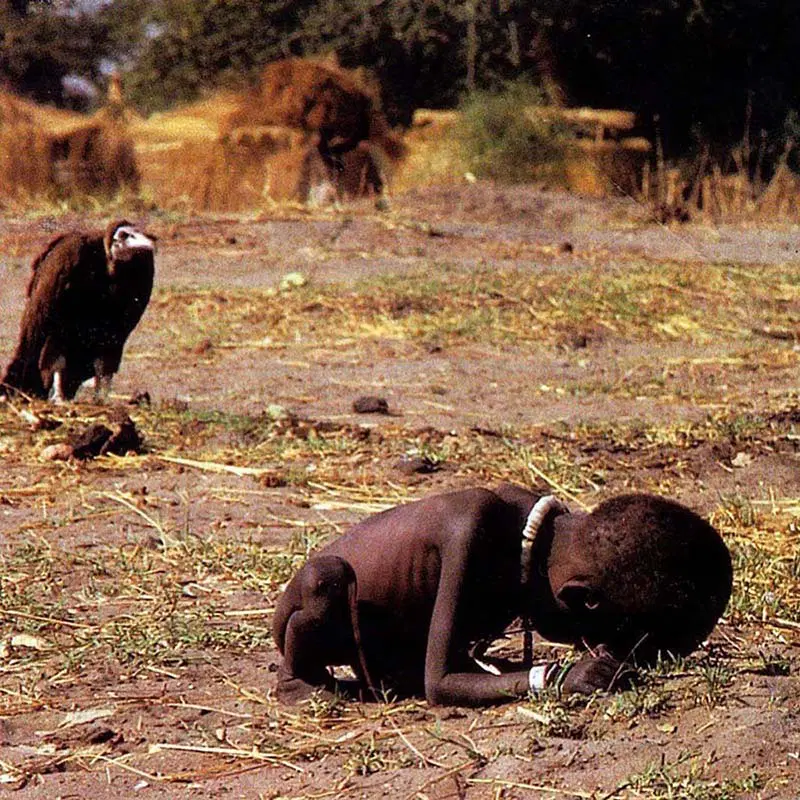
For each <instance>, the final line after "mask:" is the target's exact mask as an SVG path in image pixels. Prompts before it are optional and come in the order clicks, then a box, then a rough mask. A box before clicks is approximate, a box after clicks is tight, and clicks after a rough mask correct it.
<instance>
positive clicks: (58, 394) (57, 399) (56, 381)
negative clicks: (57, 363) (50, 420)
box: [49, 369, 67, 406]
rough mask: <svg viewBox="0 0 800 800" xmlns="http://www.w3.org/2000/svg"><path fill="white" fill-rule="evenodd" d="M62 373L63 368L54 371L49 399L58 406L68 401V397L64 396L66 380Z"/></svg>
mask: <svg viewBox="0 0 800 800" xmlns="http://www.w3.org/2000/svg"><path fill="white" fill-rule="evenodd" d="M61 373H62V370H61V369H57V370H56V371H55V372H53V385H52V386H51V387H50V398H49V399H50V400H51V401H52V402H53V403H55V404H56V405H58V406H60V405H62V404H64V403H66V402H67V399H66V398H65V397H64V386H63V384H64V380H63V376H62V374H61Z"/></svg>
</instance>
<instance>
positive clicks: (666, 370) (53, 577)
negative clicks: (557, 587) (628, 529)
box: [0, 183, 800, 800]
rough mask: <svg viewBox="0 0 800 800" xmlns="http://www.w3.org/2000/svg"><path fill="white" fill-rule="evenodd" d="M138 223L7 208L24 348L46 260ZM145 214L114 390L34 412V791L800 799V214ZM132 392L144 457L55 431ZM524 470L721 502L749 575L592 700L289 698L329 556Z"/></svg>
mask: <svg viewBox="0 0 800 800" xmlns="http://www.w3.org/2000/svg"><path fill="white" fill-rule="evenodd" d="M117 214H118V212H117V211H107V212H103V213H93V214H90V215H80V216H79V215H75V214H59V215H56V216H52V217H51V216H43V215H37V216H28V217H21V216H20V217H13V216H5V217H3V218H2V219H0V309H1V310H2V313H0V360H2V361H3V362H5V361H6V360H7V359H8V357H9V355H10V353H11V351H12V349H13V346H14V343H15V338H16V333H17V326H18V323H19V316H20V313H21V309H22V302H23V294H24V287H25V284H26V281H27V274H28V264H29V263H30V260H31V258H32V256H33V255H34V254H35V253H36V252H37V250H38V249H39V248H40V247H42V246H43V245H44V244H45V243H46V242H47V241H48V239H49V238H51V237H52V236H53V235H55V233H57V232H59V231H61V230H63V229H65V228H69V227H71V226H83V225H87V224H90V225H99V224H102V223H104V222H105V221H106V220H107V219H108V217H110V216H116V215H117ZM135 216H136V217H137V218H138V219H139V220H141V221H142V222H144V223H145V224H146V225H147V226H148V228H149V229H150V230H152V231H153V232H154V233H156V234H157V235H158V236H159V239H160V242H159V244H160V250H159V255H158V261H157V287H156V291H155V293H154V297H153V300H152V302H151V305H150V307H149V309H148V311H147V313H146V314H145V317H144V319H143V320H142V323H141V325H140V326H139V328H138V329H137V330H136V331H135V333H134V335H133V336H132V337H131V340H130V342H129V345H128V348H127V351H126V356H125V358H124V360H123V364H122V369H121V372H120V374H119V375H118V376H117V379H116V382H115V390H114V395H113V397H112V401H113V402H112V404H111V405H106V406H95V405H92V404H91V403H90V402H89V400H90V399H91V398H90V396H89V395H87V394H84V395H82V396H81V397H80V401H79V402H76V403H74V404H71V405H68V406H66V407H58V408H48V407H47V406H46V405H45V404H36V405H34V406H33V407H32V411H33V412H34V414H35V415H36V419H38V420H39V422H38V423H34V424H31V418H30V417H28V418H26V416H25V413H24V412H25V411H26V410H27V409H26V408H25V407H24V406H23V405H22V404H20V403H14V404H13V405H11V404H5V405H3V406H1V407H0V458H2V472H1V473H0V787H4V788H5V789H6V790H8V791H9V792H12V791H13V792H15V793H16V795H17V796H19V797H21V798H22V797H25V798H34V797H36V798H55V797H64V798H67V797H72V798H84V797H88V796H93V797H97V798H106V797H108V798H111V797H130V796H132V795H133V794H136V795H141V796H142V797H184V796H187V797H191V796H197V797H206V796H209V797H246V798H256V797H264V798H267V797H268V798H277V797H286V798H290V797H291V798H300V797H307V798H312V797H313V798H323V797H369V798H371V797H379V796H387V797H393V798H395V797H396V798H423V799H424V798H445V797H452V798H463V797H467V798H484V797H486V798H489V797H491V798H523V797H525V798H528V797H530V798H539V797H541V798H593V799H594V800H601V798H603V799H604V800H609V799H610V798H692V799H699V800H708V799H712V798H714V799H717V800H721V799H722V798H734V797H757V798H797V797H800V678H799V677H798V670H800V649H799V648H798V646H799V645H800V590H799V589H798V579H800V578H799V576H800V551H798V539H799V538H800V532H799V531H798V525H800V397H799V396H798V384H799V383H800V382H799V381H798V375H800V279H799V278H798V265H799V264H800V231H798V230H797V229H796V228H794V227H788V226H782V227H781V226H775V227H773V228H770V229H765V228H758V229H756V228H750V227H746V226H739V227H719V226H715V227H712V226H699V225H687V226H683V227H680V228H667V227H663V226H659V225H657V224H655V223H653V222H651V221H649V220H648V216H647V213H646V211H645V210H643V209H642V208H640V207H638V206H637V205H636V204H634V203H633V202H631V201H604V202H599V201H587V200H581V199H577V198H575V197H570V196H567V195H561V194H550V193H544V192H540V191H537V190H535V189H533V188H530V187H516V188H499V187H494V186H492V185H489V184H483V183H478V184H476V185H464V186H454V187H441V188H429V189H420V190H417V191H414V192H409V193H407V194H405V195H403V196H400V197H397V198H396V199H395V200H394V204H393V206H392V208H391V210H389V211H386V212H383V213H377V212H375V211H374V210H373V209H372V207H371V206H369V205H367V204H364V205H353V206H348V207H346V208H344V209H340V210H335V211H328V212H315V213H310V212H307V211H304V210H303V209H300V208H291V207H282V208H276V209H274V210H273V211H270V212H266V213H263V214H260V215H258V216H229V217H224V218H222V217H212V216H203V217H196V216H189V215H178V214H164V213H156V212H140V213H138V214H137V215H135ZM144 391H146V392H147V393H148V395H149V400H150V402H149V403H147V402H146V401H145V400H140V402H139V404H137V405H129V404H128V402H127V401H128V398H130V397H131V396H132V395H133V394H135V393H136V392H144ZM362 395H377V396H380V397H383V398H385V399H386V400H387V401H388V411H389V413H388V414H357V413H355V412H354V411H353V401H354V399H356V398H358V397H359V396H362ZM116 405H125V407H126V409H127V411H128V413H129V414H130V415H131V417H132V419H133V421H134V422H135V424H136V426H137V428H138V430H139V431H140V432H141V434H142V435H143V436H144V441H145V449H144V452H143V453H142V454H139V455H135V454H129V455H124V456H103V457H100V458H97V459H94V460H91V461H82V462H79V461H75V460H70V461H49V460H46V459H45V458H44V457H43V451H44V450H45V448H46V447H48V446H49V445H51V444H57V443H60V442H64V441H66V440H67V439H68V438H69V437H70V436H71V435H73V434H74V433H75V432H77V431H80V430H81V429H83V428H84V427H86V426H87V425H88V424H90V423H92V422H95V421H98V420H100V421H107V420H109V419H110V418H111V417H112V416H113V413H114V411H113V407H114V406H116ZM414 459H416V461H415V460H414ZM409 463H411V466H412V467H413V466H414V465H415V464H416V465H424V466H425V467H426V470H425V471H422V472H414V471H412V470H411V469H410V467H409ZM501 480H513V481H517V482H519V483H522V484H525V485H538V486H545V485H549V486H550V487H551V488H552V489H553V490H555V491H556V492H558V493H559V494H560V495H561V496H562V497H563V498H565V499H566V500H567V502H569V503H570V504H572V505H573V506H574V507H578V506H579V505H586V506H593V505H595V504H596V503H597V502H599V501H600V500H602V499H603V498H605V497H608V496H611V495H613V494H616V493H620V492H623V491H630V490H642V491H653V492H658V493H662V494H665V495H668V496H671V497H674V498H676V499H678V500H681V501H682V502H684V503H687V504H689V505H692V506H693V507H695V508H697V509H698V510H699V511H700V512H702V513H703V514H705V515H708V516H709V517H710V518H711V519H712V521H713V522H714V524H715V525H716V526H717V527H718V528H719V529H720V530H721V531H722V533H723V535H724V536H725V538H726V541H727V542H728V544H729V546H730V547H731V550H732V552H733V557H734V563H735V570H736V586H735V592H734V597H733V599H732V601H731V605H730V608H729V610H728V612H727V614H726V616H725V619H724V620H723V622H722V624H721V625H720V626H719V627H718V629H717V631H716V632H715V634H714V635H713V636H712V639H711V641H710V642H709V643H708V644H707V645H706V646H705V647H704V648H703V649H702V651H700V652H698V653H697V654H696V655H695V656H693V657H692V658H690V659H687V660H686V661H683V662H680V663H669V664H664V665H663V667H661V668H659V669H655V670H651V671H649V672H647V673H644V674H643V675H642V676H641V684H640V686H639V687H638V688H636V689H634V690H631V691H628V692H624V693H622V694H618V695H615V696H597V697H595V698H592V699H591V700H589V701H588V702H587V701H586V700H582V701H581V702H579V703H572V702H563V701H560V700H559V699H558V698H556V697H554V696H550V695H548V694H545V695H543V696H541V697H537V698H531V699H530V700H527V701H525V702H517V703H512V704H508V705H505V706H500V707H497V708H492V709H488V710H462V709H449V708H430V707H428V705H427V704H426V703H424V702H422V701H415V702H405V701H404V702H398V701H391V698H389V701H388V702H386V703H381V704H377V703H373V704H364V705H361V704H357V703H334V704H330V703H327V704H326V703H315V704H312V705H311V706H309V707H307V708H285V707H281V706H279V705H278V704H276V703H275V701H274V699H273V697H272V693H271V687H272V682H273V672H274V669H275V666H276V663H277V653H276V650H275V648H274V646H273V644H272V641H271V637H270V633H269V624H270V619H271V614H272V610H273V608H274V604H275V600H276V597H277V596H278V593H279V591H280V587H281V585H282V584H283V583H284V582H285V581H286V580H287V578H288V577H289V576H290V575H291V574H292V572H293V571H294V570H295V569H296V568H297V567H298V566H299V565H300V564H301V563H302V562H303V560H304V558H305V557H306V555H307V554H308V552H310V551H311V550H312V549H313V548H315V547H317V546H319V544H320V543H321V542H322V541H324V540H325V539H326V538H327V537H330V536H335V535H336V534H337V533H339V532H340V531H341V530H343V528H344V527H345V526H346V525H347V524H349V523H351V522H353V521H355V520H358V519H360V518H362V517H363V516H364V515H366V514H368V513H371V512H373V511H375V510H378V509H381V508H385V507H387V506H389V505H392V504H395V503H398V502H403V501H405V500H409V499H413V498H417V497H421V496H424V495H426V494H428V493H431V492H435V491H440V490H445V489H449V488H455V487H465V486H469V485H476V484H482V485H489V486H491V485H493V484H496V483H497V482H499V481H501ZM500 645H501V646H502V647H503V648H504V649H506V650H508V651H511V652H517V653H518V652H519V636H518V634H517V633H515V632H513V631H511V632H509V635H508V637H507V638H506V639H505V640H503V641H502V642H500ZM539 647H540V648H541V650H540V652H541V653H542V654H543V655H551V656H552V654H553V648H552V647H548V646H547V645H546V644H544V643H543V644H541V645H539ZM557 652H558V653H559V654H560V653H561V651H557Z"/></svg>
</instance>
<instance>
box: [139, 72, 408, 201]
mask: <svg viewBox="0 0 800 800" xmlns="http://www.w3.org/2000/svg"><path fill="white" fill-rule="evenodd" d="M375 96H376V95H375V93H374V90H373V89H372V88H371V87H369V86H368V84H367V83H366V81H365V80H364V79H363V78H362V77H361V76H360V75H359V73H358V72H356V71H353V70H344V69H341V68H339V67H337V66H335V65H331V64H328V63H324V62H318V61H310V60H302V59H285V60H283V61H278V62H274V63H273V64H270V65H268V66H267V67H266V69H265V70H264V72H263V74H262V77H261V80H260V82H259V83H258V85H257V86H256V87H254V88H253V89H252V90H251V91H250V92H247V93H243V94H239V95H236V94H216V95H213V96H211V97H209V98H207V99H205V100H203V101H202V102H200V103H196V104H194V105H191V106H188V107H186V108H183V109H179V110H177V111H173V112H168V113H165V114H158V115H154V116H153V117H151V118H150V119H149V120H147V121H146V122H141V123H136V124H135V125H134V126H133V128H132V133H133V137H134V139H135V141H136V155H137V159H138V162H139V167H140V169H141V172H142V176H143V184H144V185H145V186H147V187H148V191H149V192H150V193H151V194H152V196H153V199H155V200H156V201H157V202H158V203H159V204H161V205H174V204H178V205H185V206H187V207H190V208H200V209H206V210H216V211H223V210H224V211H237V210H244V209H247V208H253V207H258V206H259V205H263V204H264V202H266V201H269V200H299V201H307V200H309V199H313V198H314V195H315V192H319V190H320V187H327V189H328V190H329V191H330V194H331V196H337V197H354V196H364V195H369V194H371V193H378V192H380V191H381V189H382V186H383V183H384V182H385V180H386V176H387V174H388V172H389V169H390V167H391V165H392V164H393V163H394V161H396V160H398V159H399V158H400V157H401V155H402V144H401V143H400V141H399V139H397V138H396V137H395V136H394V135H393V134H392V132H391V131H390V130H389V127H388V124H387V123H386V120H385V118H384V117H383V115H382V113H381V112H380V110H379V109H378V104H377V102H376V100H375ZM326 148H327V149H328V150H329V151H330V152H331V153H332V154H333V156H334V158H336V159H337V160H339V161H340V168H339V169H337V170H335V171H332V170H331V169H330V168H329V166H328V165H326V163H325V160H324V159H323V157H322V151H324V150H325V149H326Z"/></svg>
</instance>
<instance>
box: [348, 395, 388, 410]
mask: <svg viewBox="0 0 800 800" xmlns="http://www.w3.org/2000/svg"><path fill="white" fill-rule="evenodd" d="M353 411H355V412H356V414H388V413H389V403H388V402H387V400H386V398H384V397H376V396H374V395H364V396H363V397H359V398H358V399H356V400H354V401H353Z"/></svg>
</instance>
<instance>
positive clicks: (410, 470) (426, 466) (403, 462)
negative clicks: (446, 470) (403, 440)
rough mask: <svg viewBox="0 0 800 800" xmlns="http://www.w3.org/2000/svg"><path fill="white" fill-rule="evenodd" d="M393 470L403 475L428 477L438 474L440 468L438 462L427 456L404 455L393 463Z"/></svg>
mask: <svg viewBox="0 0 800 800" xmlns="http://www.w3.org/2000/svg"><path fill="white" fill-rule="evenodd" d="M394 468H395V469H396V470H398V471H400V472H402V473H403V474H404V475H430V474H431V473H432V472H438V471H439V470H440V469H441V466H440V464H439V462H438V461H434V460H433V459H432V458H429V457H428V456H412V455H404V456H401V457H400V459H399V460H398V461H397V462H395V465H394Z"/></svg>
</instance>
